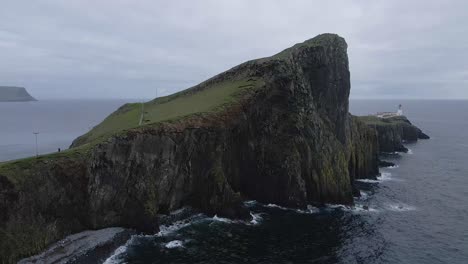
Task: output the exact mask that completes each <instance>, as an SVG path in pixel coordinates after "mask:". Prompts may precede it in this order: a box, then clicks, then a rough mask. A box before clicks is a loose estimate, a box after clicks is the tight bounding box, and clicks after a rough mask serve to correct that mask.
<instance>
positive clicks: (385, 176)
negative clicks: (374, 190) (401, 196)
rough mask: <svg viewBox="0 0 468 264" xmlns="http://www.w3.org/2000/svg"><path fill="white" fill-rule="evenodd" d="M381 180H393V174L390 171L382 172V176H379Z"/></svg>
mask: <svg viewBox="0 0 468 264" xmlns="http://www.w3.org/2000/svg"><path fill="white" fill-rule="evenodd" d="M377 179H378V180H379V181H390V180H392V174H391V173H390V172H382V173H380V176H377Z"/></svg>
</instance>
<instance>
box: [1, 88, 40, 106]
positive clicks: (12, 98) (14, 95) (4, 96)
mask: <svg viewBox="0 0 468 264" xmlns="http://www.w3.org/2000/svg"><path fill="white" fill-rule="evenodd" d="M27 101H36V99H34V97H32V96H31V95H30V94H29V93H28V92H27V91H26V89H25V88H23V87H14V86H0V102H27Z"/></svg>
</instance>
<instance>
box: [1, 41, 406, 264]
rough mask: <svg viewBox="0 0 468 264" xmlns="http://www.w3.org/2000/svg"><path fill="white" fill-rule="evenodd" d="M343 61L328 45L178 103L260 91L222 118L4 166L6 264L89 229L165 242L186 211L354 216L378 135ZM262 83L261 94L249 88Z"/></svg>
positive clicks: (253, 66) (290, 53) (78, 145)
mask: <svg viewBox="0 0 468 264" xmlns="http://www.w3.org/2000/svg"><path fill="white" fill-rule="evenodd" d="M346 50H347V44H346V42H345V41H344V39H342V38H341V37H339V36H337V35H333V34H324V35H320V36H318V37H316V38H314V39H311V40H308V41H306V42H304V43H301V44H298V45H295V46H294V47H292V48H289V49H287V50H285V51H283V52H281V53H279V54H277V55H275V56H272V57H268V58H263V59H259V60H254V61H249V62H246V63H244V64H241V65H239V66H237V67H235V68H233V69H231V70H228V71H226V72H224V73H222V74H220V75H218V76H215V77H213V78H212V79H209V80H208V81H206V82H204V83H202V84H200V85H198V86H195V87H193V88H191V89H189V90H187V91H185V92H182V93H179V94H177V96H178V97H180V96H192V95H194V94H197V93H199V92H202V91H204V90H206V89H214V88H213V87H219V85H218V84H220V83H223V84H224V85H225V84H226V83H228V84H229V83H236V81H239V80H241V81H242V82H243V83H247V85H243V87H244V86H248V87H253V88H249V89H246V90H242V91H243V92H242V93H241V92H238V93H236V96H237V97H236V100H235V101H232V102H231V103H230V104H228V105H226V104H224V105H223V106H222V107H219V108H217V111H213V112H209V113H207V112H199V113H193V114H190V115H187V116H183V117H180V118H176V119H171V120H163V121H160V122H156V123H154V124H148V125H145V126H141V127H135V128H131V129H127V130H122V131H119V132H118V133H114V134H112V135H111V136H109V137H107V138H106V139H104V140H101V141H99V142H92V141H87V140H88V139H90V138H93V137H92V135H91V136H90V135H88V136H87V137H81V138H80V139H79V140H77V141H75V143H74V145H73V147H74V148H72V149H71V150H70V151H68V152H62V153H60V154H57V155H52V156H47V157H40V158H39V159H30V160H23V161H18V162H14V163H8V164H3V165H0V184H1V185H0V197H1V198H2V200H1V201H0V208H9V209H7V211H5V212H2V215H0V216H1V217H0V219H1V221H2V222H1V223H0V228H1V231H2V232H0V235H1V236H2V237H0V250H1V254H0V255H1V256H2V258H3V259H2V260H4V261H5V262H11V261H13V260H16V259H18V258H19V257H24V256H28V255H32V254H35V253H37V252H38V251H39V250H41V249H43V248H44V247H45V246H46V245H47V244H49V243H51V242H53V241H56V240H57V239H59V238H62V237H64V236H66V235H67V234H70V233H72V232H78V231H82V230H86V229H98V228H105V227H111V226H122V227H131V228H135V229H138V230H142V231H148V232H156V231H157V229H158V226H157V224H158V217H159V215H160V214H164V213H168V212H170V211H173V210H176V209H178V208H181V207H183V206H187V205H188V206H192V207H194V208H197V209H198V210H202V211H204V212H205V213H208V214H218V215H224V216H229V217H249V214H248V212H247V211H245V210H246V209H245V208H243V207H242V203H241V202H242V200H244V199H255V200H257V201H259V202H264V203H275V204H279V205H283V206H291V207H302V206H306V205H307V204H323V203H344V204H351V203H352V202H353V193H355V189H354V187H353V185H354V179H356V178H365V177H375V175H376V174H377V173H378V164H379V161H378V152H379V142H380V136H379V135H381V134H378V132H377V131H378V130H376V129H374V128H372V127H371V126H368V125H366V124H365V123H364V122H363V121H362V120H359V119H358V118H356V117H353V116H351V115H350V114H349V113H348V96H349V92H350V73H349V69H348V58H347V53H346ZM254 80H255V82H256V84H257V85H255V86H254V85H248V83H250V82H254ZM258 80H261V81H258ZM258 84H261V85H258ZM224 87H225V86H224ZM239 88H242V87H241V86H239ZM171 98H173V97H171ZM171 98H168V99H165V102H166V101H169V100H172V99H171ZM122 109H123V110H122ZM122 109H121V110H120V111H132V110H131V107H124V108H122ZM117 117H118V116H116V118H117ZM113 124H115V123H113ZM402 129H403V130H404V128H402ZM91 132H92V133H94V131H91ZM405 133H406V132H405ZM408 133H409V132H408ZM405 135H406V134H405ZM408 137H409V136H408ZM405 138H406V136H405ZM27 234H34V235H33V236H28V235H27Z"/></svg>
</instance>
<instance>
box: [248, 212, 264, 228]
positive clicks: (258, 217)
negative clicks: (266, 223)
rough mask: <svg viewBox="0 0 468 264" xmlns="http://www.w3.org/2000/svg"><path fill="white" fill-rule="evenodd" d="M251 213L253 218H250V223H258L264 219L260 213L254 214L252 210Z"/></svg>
mask: <svg viewBox="0 0 468 264" xmlns="http://www.w3.org/2000/svg"><path fill="white" fill-rule="evenodd" d="M250 215H251V216H252V220H250V224H252V225H258V224H260V222H261V221H262V220H263V218H262V216H261V214H260V213H257V214H254V213H252V212H250Z"/></svg>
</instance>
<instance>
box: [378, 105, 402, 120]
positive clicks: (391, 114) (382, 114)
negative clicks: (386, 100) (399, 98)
mask: <svg viewBox="0 0 468 264" xmlns="http://www.w3.org/2000/svg"><path fill="white" fill-rule="evenodd" d="M402 115H403V106H402V105H401V104H400V105H398V110H397V111H396V112H380V113H377V114H376V115H375V116H377V117H380V118H391V117H395V116H402Z"/></svg>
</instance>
